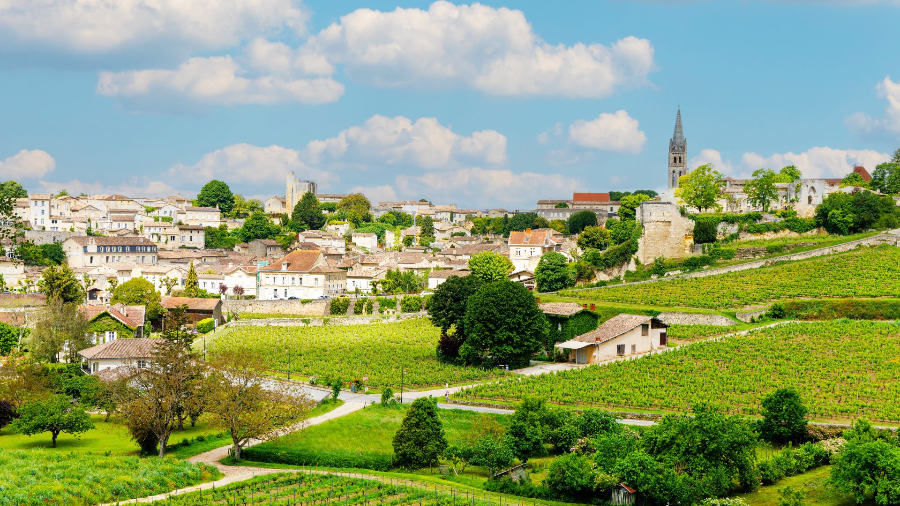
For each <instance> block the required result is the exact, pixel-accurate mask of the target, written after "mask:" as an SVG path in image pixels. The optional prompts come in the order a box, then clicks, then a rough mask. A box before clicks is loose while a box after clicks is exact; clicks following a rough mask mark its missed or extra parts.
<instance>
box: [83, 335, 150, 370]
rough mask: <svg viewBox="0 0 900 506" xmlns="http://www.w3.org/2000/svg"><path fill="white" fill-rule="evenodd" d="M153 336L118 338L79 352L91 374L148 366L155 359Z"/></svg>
mask: <svg viewBox="0 0 900 506" xmlns="http://www.w3.org/2000/svg"><path fill="white" fill-rule="evenodd" d="M157 342H159V341H158V340H157V339H153V338H134V339H116V340H114V341H108V342H105V343H102V344H98V345H96V346H91V347H90V348H87V349H84V350H81V351H79V352H78V354H79V355H81V357H82V360H83V361H84V367H85V368H86V369H87V370H88V371H90V373H91V374H96V373H98V372H100V371H103V370H106V369H115V368H116V367H121V366H131V367H136V368H138V369H142V368H146V367H147V366H149V365H150V361H151V360H152V359H153V348H154V347H155V345H156V343H157Z"/></svg>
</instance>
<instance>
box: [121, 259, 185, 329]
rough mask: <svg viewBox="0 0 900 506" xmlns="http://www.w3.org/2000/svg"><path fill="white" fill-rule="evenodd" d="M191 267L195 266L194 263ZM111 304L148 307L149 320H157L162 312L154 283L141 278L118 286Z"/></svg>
mask: <svg viewBox="0 0 900 506" xmlns="http://www.w3.org/2000/svg"><path fill="white" fill-rule="evenodd" d="M191 266H193V263H192V264H191ZM194 275H195V276H196V275H197V273H196V272H194ZM110 302H112V303H113V304H126V305H136V306H146V308H147V318H148V319H150V320H155V319H156V318H157V317H158V316H159V314H160V311H162V306H161V305H160V296H159V292H158V291H156V288H155V287H154V286H153V283H151V282H149V281H147V280H146V279H144V278H140V277H138V278H132V279H129V280H128V281H126V282H124V283H122V284H121V285H118V286H117V287H116V289H115V290H113V295H112V298H111V299H110Z"/></svg>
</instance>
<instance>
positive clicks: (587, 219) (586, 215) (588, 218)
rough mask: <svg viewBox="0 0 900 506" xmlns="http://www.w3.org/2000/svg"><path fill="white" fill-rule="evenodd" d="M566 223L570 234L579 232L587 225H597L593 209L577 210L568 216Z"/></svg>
mask: <svg viewBox="0 0 900 506" xmlns="http://www.w3.org/2000/svg"><path fill="white" fill-rule="evenodd" d="M567 224H568V228H569V233H570V234H580V233H581V231H582V230H584V229H585V228H587V227H595V226H597V214H596V213H594V211H587V210H585V211H578V212H577V213H573V214H572V215H571V216H569V220H568V222H567Z"/></svg>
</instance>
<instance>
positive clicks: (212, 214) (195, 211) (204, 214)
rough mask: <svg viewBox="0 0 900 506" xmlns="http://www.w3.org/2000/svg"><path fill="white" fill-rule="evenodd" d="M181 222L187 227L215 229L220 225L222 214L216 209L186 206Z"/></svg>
mask: <svg viewBox="0 0 900 506" xmlns="http://www.w3.org/2000/svg"><path fill="white" fill-rule="evenodd" d="M184 212H185V216H184V219H183V221H184V222H185V223H186V224H188V225H199V226H201V227H213V228H216V227H218V226H219V224H220V223H222V213H221V212H220V211H219V209H218V208H216V207H195V206H188V207H186V208H185V210H184Z"/></svg>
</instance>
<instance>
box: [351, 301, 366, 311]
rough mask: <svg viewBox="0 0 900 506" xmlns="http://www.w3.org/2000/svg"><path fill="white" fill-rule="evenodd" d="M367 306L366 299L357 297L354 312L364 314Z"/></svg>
mask: <svg viewBox="0 0 900 506" xmlns="http://www.w3.org/2000/svg"><path fill="white" fill-rule="evenodd" d="M365 307H366V301H365V299H361V298H357V299H356V300H355V301H353V314H363V312H364V311H365Z"/></svg>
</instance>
